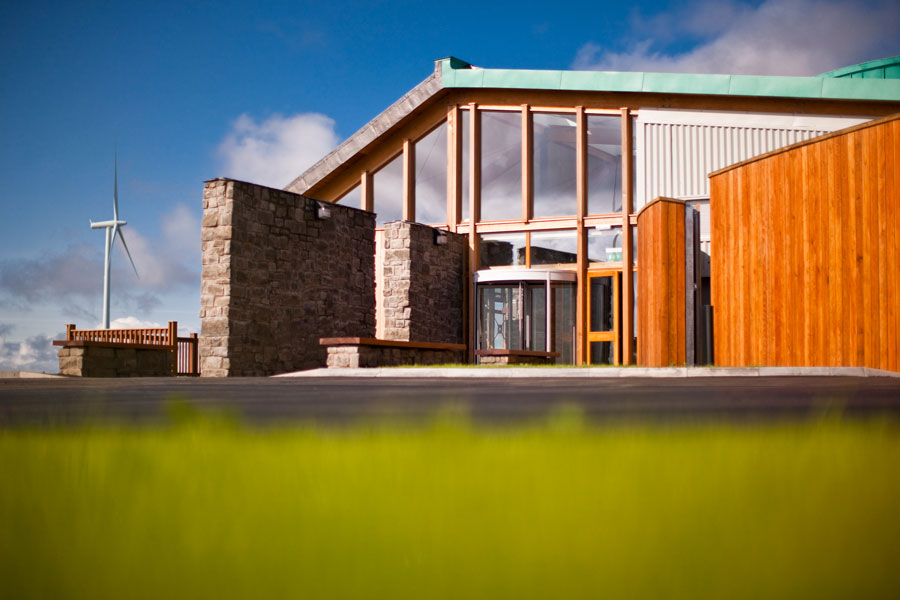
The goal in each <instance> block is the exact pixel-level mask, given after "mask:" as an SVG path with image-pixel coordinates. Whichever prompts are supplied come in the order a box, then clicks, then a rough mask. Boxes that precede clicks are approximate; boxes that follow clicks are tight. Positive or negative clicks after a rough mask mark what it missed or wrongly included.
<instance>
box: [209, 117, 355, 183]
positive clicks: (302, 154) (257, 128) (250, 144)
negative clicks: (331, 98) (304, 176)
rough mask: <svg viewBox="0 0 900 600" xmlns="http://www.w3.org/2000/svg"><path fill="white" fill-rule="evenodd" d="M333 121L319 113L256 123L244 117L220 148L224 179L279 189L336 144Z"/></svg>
mask: <svg viewBox="0 0 900 600" xmlns="http://www.w3.org/2000/svg"><path fill="white" fill-rule="evenodd" d="M334 126H335V124H334V120H333V119H331V118H329V117H327V116H325V115H322V114H318V113H301V114H297V115H293V116H289V117H283V116H281V115H278V114H276V115H272V116H271V117H269V118H268V119H266V120H264V121H262V122H259V123H257V122H256V121H255V120H254V119H253V118H252V117H250V116H248V115H246V114H244V115H241V116H240V117H238V118H237V119H236V120H235V121H234V123H232V124H231V130H230V131H229V132H228V134H227V135H226V136H225V139H224V140H223V141H222V143H221V144H220V145H219V155H220V156H221V158H222V159H223V161H224V169H225V173H224V174H225V176H227V177H232V178H234V179H240V180H244V181H250V182H253V183H259V184H262V185H267V186H270V187H277V188H281V187H284V186H286V185H287V184H289V183H290V182H291V181H292V180H293V179H294V178H295V177H297V176H298V175H300V174H301V173H303V171H305V170H306V169H307V168H308V167H310V166H312V165H313V164H314V163H315V162H316V161H317V160H319V159H320V158H322V157H323V156H325V155H326V154H327V153H328V152H330V151H331V150H332V149H334V147H335V146H337V144H338V141H339V139H338V136H337V133H336V132H335V130H334Z"/></svg>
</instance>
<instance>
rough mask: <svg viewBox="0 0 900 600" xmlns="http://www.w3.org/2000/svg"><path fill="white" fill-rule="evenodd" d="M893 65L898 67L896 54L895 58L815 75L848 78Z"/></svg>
mask: <svg viewBox="0 0 900 600" xmlns="http://www.w3.org/2000/svg"><path fill="white" fill-rule="evenodd" d="M895 65H900V54H898V55H897V56H889V57H887V58H879V59H877V60H869V61H866V62H861V63H859V64H857V65H850V66H849V67H841V68H840V69H834V70H833V71H828V72H826V73H821V74H819V75H816V77H823V78H828V77H849V76H851V75H853V74H855V73H862V72H864V71H871V70H873V69H883V68H885V67H893V66H895Z"/></svg>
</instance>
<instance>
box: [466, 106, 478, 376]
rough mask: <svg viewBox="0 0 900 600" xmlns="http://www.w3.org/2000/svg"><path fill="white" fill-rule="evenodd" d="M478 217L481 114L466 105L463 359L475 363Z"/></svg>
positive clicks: (474, 107)
mask: <svg viewBox="0 0 900 600" xmlns="http://www.w3.org/2000/svg"><path fill="white" fill-rule="evenodd" d="M480 219H481V116H480V114H479V112H478V106H477V105H476V104H475V103H474V102H472V103H471V104H469V269H468V270H469V273H468V276H467V277H466V287H467V291H468V293H467V294H466V297H467V299H468V307H469V309H468V310H469V322H468V324H467V328H468V331H467V339H466V361H467V362H470V363H471V362H475V320H476V318H477V317H476V312H477V310H478V308H477V307H476V306H475V272H476V271H477V270H478V261H479V257H478V227H477V224H478V221H479V220H480Z"/></svg>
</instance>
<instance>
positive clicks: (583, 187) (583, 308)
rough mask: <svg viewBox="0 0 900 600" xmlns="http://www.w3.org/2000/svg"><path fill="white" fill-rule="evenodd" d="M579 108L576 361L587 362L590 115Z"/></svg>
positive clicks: (576, 189)
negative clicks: (588, 137) (585, 223)
mask: <svg viewBox="0 0 900 600" xmlns="http://www.w3.org/2000/svg"><path fill="white" fill-rule="evenodd" d="M575 110H576V111H577V112H576V113H575V126H576V127H575V131H576V133H575V136H576V137H575V196H576V199H577V202H578V211H577V215H578V229H577V236H578V258H577V265H576V268H577V270H578V283H577V288H576V290H577V293H576V296H575V311H576V312H575V363H576V364H579V365H581V364H585V363H586V362H587V360H588V352H589V350H590V348H589V346H590V344H588V341H587V329H588V322H587V314H588V312H587V310H588V307H587V298H588V296H587V285H588V279H587V265H588V248H587V232H586V231H585V228H584V217H585V215H586V214H587V117H586V115H585V114H584V107H583V106H576V107H575Z"/></svg>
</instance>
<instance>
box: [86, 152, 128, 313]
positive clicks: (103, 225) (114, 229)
mask: <svg viewBox="0 0 900 600" xmlns="http://www.w3.org/2000/svg"><path fill="white" fill-rule="evenodd" d="M114 164H115V166H114V167H113V218H112V221H100V222H98V223H94V222H93V221H90V224H91V229H105V230H106V245H105V246H104V264H103V267H104V270H103V329H109V254H110V251H111V250H112V247H113V244H114V243H115V241H116V236H117V235H118V236H119V240H121V242H122V247H123V248H125V253H126V254H127V255H128V260H130V261H131V268H132V269H134V274H135V276H136V277H137V278H138V279H140V276H139V275H138V272H137V267H135V266H134V259H133V258H131V252H129V251H128V244H126V243H125V236H124V235H122V229H121V228H122V227H124V226H125V225H127V223H126V222H125V221H120V220H119V156H118V152H117V153H116V158H115V163H114Z"/></svg>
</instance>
